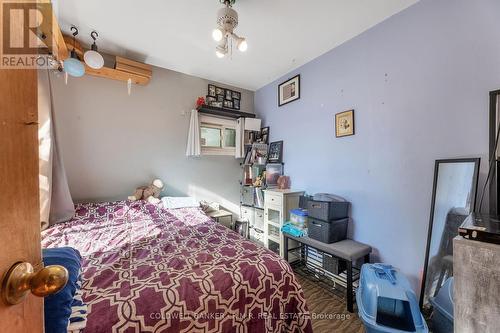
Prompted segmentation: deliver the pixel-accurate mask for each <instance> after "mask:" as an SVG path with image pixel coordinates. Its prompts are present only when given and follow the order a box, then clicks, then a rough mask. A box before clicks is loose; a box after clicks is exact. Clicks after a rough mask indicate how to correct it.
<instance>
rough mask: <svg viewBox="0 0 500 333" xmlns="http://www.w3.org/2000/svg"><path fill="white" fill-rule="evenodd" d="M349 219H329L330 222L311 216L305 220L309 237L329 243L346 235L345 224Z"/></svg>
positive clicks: (342, 238)
mask: <svg viewBox="0 0 500 333" xmlns="http://www.w3.org/2000/svg"><path fill="white" fill-rule="evenodd" d="M348 223H349V219H348V218H346V219H341V220H331V221H330V222H327V221H322V220H318V219H314V218H311V217H310V216H309V220H308V222H307V234H308V236H309V238H312V239H315V240H317V241H320V242H322V243H326V244H330V243H335V242H339V241H341V240H344V239H346V237H347V224H348Z"/></svg>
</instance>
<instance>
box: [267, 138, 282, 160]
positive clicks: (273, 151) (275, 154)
mask: <svg viewBox="0 0 500 333" xmlns="http://www.w3.org/2000/svg"><path fill="white" fill-rule="evenodd" d="M267 161H268V162H269V163H281V162H283V141H276V142H271V144H270V145H269V154H268V156H267Z"/></svg>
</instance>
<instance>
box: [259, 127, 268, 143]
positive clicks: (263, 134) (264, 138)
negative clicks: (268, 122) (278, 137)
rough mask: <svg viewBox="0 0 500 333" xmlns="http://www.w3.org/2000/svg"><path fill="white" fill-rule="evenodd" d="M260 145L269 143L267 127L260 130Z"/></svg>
mask: <svg viewBox="0 0 500 333" xmlns="http://www.w3.org/2000/svg"><path fill="white" fill-rule="evenodd" d="M259 142H260V143H265V144H268V143H269V127H263V128H261V129H260V138H259Z"/></svg>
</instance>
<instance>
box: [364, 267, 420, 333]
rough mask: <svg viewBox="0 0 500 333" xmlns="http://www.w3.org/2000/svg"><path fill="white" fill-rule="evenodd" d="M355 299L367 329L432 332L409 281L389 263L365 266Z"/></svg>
mask: <svg viewBox="0 0 500 333" xmlns="http://www.w3.org/2000/svg"><path fill="white" fill-rule="evenodd" d="M356 302H357V304H358V313H359V317H360V318H361V320H362V321H363V323H364V325H365V328H366V332H367V333H403V332H418V333H427V332H429V329H428V328H427V324H426V323H425V320H424V317H423V316H422V314H421V313H420V310H419V307H418V301H417V297H416V296H415V293H414V292H413V290H412V289H411V287H410V283H409V282H408V280H407V279H406V277H405V276H404V275H402V274H401V273H399V272H398V271H397V270H395V269H394V268H393V267H392V266H390V265H383V264H364V265H363V266H362V268H361V276H360V281H359V288H358V290H357V292H356Z"/></svg>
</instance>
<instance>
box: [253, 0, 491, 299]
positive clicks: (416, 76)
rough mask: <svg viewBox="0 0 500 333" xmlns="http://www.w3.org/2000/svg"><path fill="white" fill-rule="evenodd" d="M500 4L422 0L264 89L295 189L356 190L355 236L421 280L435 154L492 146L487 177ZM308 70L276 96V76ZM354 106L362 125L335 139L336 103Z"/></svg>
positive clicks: (264, 112)
mask: <svg viewBox="0 0 500 333" xmlns="http://www.w3.org/2000/svg"><path fill="white" fill-rule="evenodd" d="M499 12H500V1H498V0H481V1H470V0H422V1H421V2H419V3H417V4H416V5H414V6H412V7H410V8H409V9H407V10H405V11H403V12H401V13H399V14H397V15H395V16H393V17H391V18H389V19H388V20H386V21H385V22H382V23H381V24H379V25H377V26H375V27H374V28H372V29H370V30H368V31H367V32H365V33H363V34H362V35H360V36H358V37H356V38H354V39H352V40H350V41H349V42H347V43H345V44H343V45H342V46H340V47H338V48H336V49H334V50H332V51H330V52H328V53H326V54H324V55H322V56H320V57H319V58H317V59H315V60H313V61H311V62H310V63H308V64H306V65H304V66H302V67H301V68H299V69H297V70H296V71H293V72H292V73H289V74H287V75H285V76H283V77H282V78H280V79H279V80H277V81H276V82H273V83H271V84H269V85H267V86H265V87H263V88H262V89H260V90H258V91H257V92H256V95H255V107H256V112H257V113H258V114H259V115H260V116H261V117H262V118H263V119H264V122H265V124H266V126H271V140H284V141H285V147H284V162H285V172H286V174H288V175H290V176H291V179H292V183H293V188H296V189H304V190H307V191H308V192H309V193H316V192H330V193H336V194H339V195H342V196H344V197H345V198H347V199H348V200H349V201H351V202H352V204H353V205H352V217H353V223H352V230H351V232H352V235H353V237H354V239H356V240H359V241H362V242H366V243H368V244H371V245H372V246H373V247H374V248H375V251H376V255H377V257H378V258H377V260H381V261H384V262H388V263H391V264H393V265H395V266H397V267H399V268H400V269H401V270H402V271H403V272H404V273H406V274H407V276H408V277H409V278H410V279H411V281H412V284H413V286H414V287H415V289H418V286H419V280H420V275H421V271H422V267H423V261H424V254H425V244H426V237H427V227H428V220H429V210H430V201H431V190H432V181H433V166H434V160H435V159H439V158H455V157H469V156H471V157H482V158H483V166H482V169H481V177H482V178H483V180H484V178H485V175H484V174H485V173H486V169H487V167H486V159H487V154H488V93H489V91H491V90H495V89H499V88H500V37H499V34H498V32H499V31H500V20H498V13H499ZM304 47H307V46H306V45H305V46H304ZM298 73H300V74H301V80H302V85H301V88H302V91H301V95H302V96H301V99H300V100H299V101H296V102H293V103H290V104H288V105H285V106H283V107H280V108H279V107H277V96H276V95H277V85H278V84H279V83H280V82H282V81H284V80H285V79H287V78H290V77H292V76H293V75H295V74H298ZM348 109H355V120H356V135H355V136H351V137H345V138H339V139H336V138H335V134H334V114H335V113H337V112H341V111H344V110H348ZM480 184H481V183H480Z"/></svg>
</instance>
